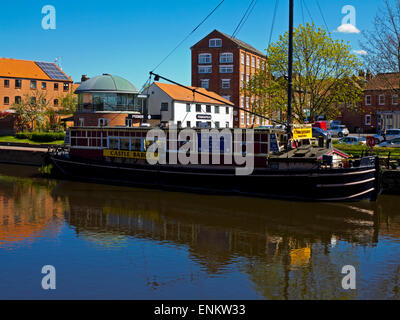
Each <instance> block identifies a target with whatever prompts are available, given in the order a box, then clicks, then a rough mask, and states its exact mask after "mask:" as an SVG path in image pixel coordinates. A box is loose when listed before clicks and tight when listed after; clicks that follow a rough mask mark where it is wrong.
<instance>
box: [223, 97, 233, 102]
mask: <svg viewBox="0 0 400 320" xmlns="http://www.w3.org/2000/svg"><path fill="white" fill-rule="evenodd" d="M222 98H224V99H226V100H228V101H231V96H222Z"/></svg>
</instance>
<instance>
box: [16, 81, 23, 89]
mask: <svg viewBox="0 0 400 320" xmlns="http://www.w3.org/2000/svg"><path fill="white" fill-rule="evenodd" d="M21 87H22V80H19V79H16V80H15V89H21Z"/></svg>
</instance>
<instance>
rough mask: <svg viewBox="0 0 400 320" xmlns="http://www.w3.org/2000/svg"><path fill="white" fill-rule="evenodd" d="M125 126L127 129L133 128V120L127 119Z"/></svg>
mask: <svg viewBox="0 0 400 320" xmlns="http://www.w3.org/2000/svg"><path fill="white" fill-rule="evenodd" d="M125 126H126V127H129V128H130V127H132V119H129V118H126V119H125Z"/></svg>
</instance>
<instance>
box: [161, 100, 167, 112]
mask: <svg viewBox="0 0 400 320" xmlns="http://www.w3.org/2000/svg"><path fill="white" fill-rule="evenodd" d="M161 111H168V102H162V103H161Z"/></svg>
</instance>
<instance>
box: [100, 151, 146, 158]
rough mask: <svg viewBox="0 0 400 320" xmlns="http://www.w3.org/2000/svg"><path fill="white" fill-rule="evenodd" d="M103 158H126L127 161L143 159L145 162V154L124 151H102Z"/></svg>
mask: <svg viewBox="0 0 400 320" xmlns="http://www.w3.org/2000/svg"><path fill="white" fill-rule="evenodd" d="M103 156H104V157H111V158H128V159H143V160H146V152H139V151H125V150H108V149H105V150H103Z"/></svg>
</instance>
